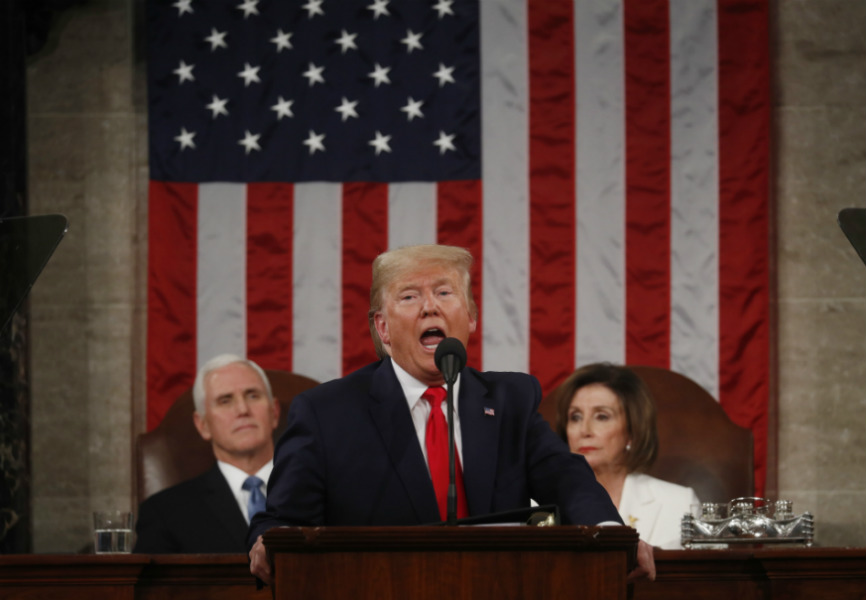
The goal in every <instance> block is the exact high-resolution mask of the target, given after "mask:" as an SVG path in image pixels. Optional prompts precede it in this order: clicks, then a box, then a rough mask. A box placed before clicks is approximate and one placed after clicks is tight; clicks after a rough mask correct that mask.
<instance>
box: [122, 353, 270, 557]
mask: <svg viewBox="0 0 866 600" xmlns="http://www.w3.org/2000/svg"><path fill="white" fill-rule="evenodd" d="M193 399H194V401H195V413H194V414H193V421H194V423H195V426H196V429H198V432H199V434H200V435H201V436H202V438H204V439H205V440H207V441H209V442H210V443H211V446H212V447H213V452H214V456H215V457H216V459H217V462H216V464H215V465H214V466H213V467H211V468H210V469H209V470H208V471H205V473H203V474H202V475H199V476H198V477H195V478H193V479H190V480H188V481H184V482H183V483H180V484H178V485H175V486H173V487H170V488H168V489H166V490H162V491H161V492H158V493H156V494H154V495H153V496H151V497H149V498H147V499H146V500H145V501H144V502H142V503H141V507H140V508H139V516H138V522H137V523H136V533H137V541H136V544H135V552H139V553H146V554H161V553H172V554H174V553H238V552H245V551H246V550H247V545H246V534H247V527H248V523H249V517H250V516H252V514H251V513H255V512H256V511H257V510H262V509H263V508H264V502H265V497H264V492H265V483H266V482H267V480H268V477H269V476H270V473H271V469H272V468H273V456H274V441H273V432H274V429H275V428H276V427H277V423H278V422H279V415H280V405H279V403H278V402H276V400H275V399H274V397H273V393H272V392H271V386H270V382H269V381H268V378H267V376H266V375H265V373H264V371H263V370H262V369H261V368H260V367H259V366H258V365H257V364H256V363H254V362H253V361H251V360H245V359H243V358H241V357H239V356H235V355H232V354H221V355H219V356H217V357H215V358H213V359H211V360H209V361H208V362H207V363H205V364H204V365H203V366H202V367H201V368H200V369H199V371H198V374H197V375H196V379H195V383H194V384H193Z"/></svg>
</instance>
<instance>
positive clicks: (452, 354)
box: [433, 338, 466, 386]
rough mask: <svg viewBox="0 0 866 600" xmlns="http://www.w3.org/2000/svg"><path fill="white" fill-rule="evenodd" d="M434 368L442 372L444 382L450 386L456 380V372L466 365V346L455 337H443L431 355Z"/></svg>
mask: <svg viewBox="0 0 866 600" xmlns="http://www.w3.org/2000/svg"><path fill="white" fill-rule="evenodd" d="M433 360H434V361H436V368H437V369H439V370H440V371H441V372H442V376H443V377H444V378H445V383H447V384H448V385H449V386H451V385H452V384H453V383H454V382H455V381H457V374H458V373H460V371H461V370H462V369H463V367H465V366H466V348H465V347H464V346H463V342H461V341H460V340H458V339H457V338H445V339H444V340H442V341H441V342H439V345H438V346H436V354H435V355H434V356H433Z"/></svg>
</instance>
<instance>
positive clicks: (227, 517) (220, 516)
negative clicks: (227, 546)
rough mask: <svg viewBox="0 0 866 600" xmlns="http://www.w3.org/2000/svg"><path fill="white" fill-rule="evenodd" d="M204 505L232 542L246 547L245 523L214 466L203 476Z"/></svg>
mask: <svg viewBox="0 0 866 600" xmlns="http://www.w3.org/2000/svg"><path fill="white" fill-rule="evenodd" d="M205 486H206V487H205V496H204V503H205V505H206V506H207V507H208V508H209V509H210V510H211V511H212V512H213V514H214V516H215V517H216V519H217V520H218V521H219V522H220V523H222V525H223V528H224V529H225V531H227V532H228V534H229V535H230V536H231V538H232V539H233V540H235V541H236V542H238V543H239V544H240V547H246V543H247V522H246V519H244V515H243V513H242V512H241V509H240V507H239V506H238V503H237V501H236V500H235V497H234V493H232V490H231V488H230V487H229V484H228V482H227V481H226V479H225V477H223V475H222V473H221V472H220V470H219V467H218V466H217V465H214V466H213V467H212V468H211V469H210V471H208V472H207V473H206V474H205Z"/></svg>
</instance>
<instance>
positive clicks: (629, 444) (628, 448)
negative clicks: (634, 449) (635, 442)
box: [625, 442, 631, 452]
mask: <svg viewBox="0 0 866 600" xmlns="http://www.w3.org/2000/svg"><path fill="white" fill-rule="evenodd" d="M630 450H631V442H628V443H627V444H626V445H625V451H626V452H628V451H630Z"/></svg>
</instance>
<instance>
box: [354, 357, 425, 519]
mask: <svg viewBox="0 0 866 600" xmlns="http://www.w3.org/2000/svg"><path fill="white" fill-rule="evenodd" d="M370 394H371V396H372V402H371V404H370V415H371V416H372V419H373V422H374V423H375V424H376V428H377V429H378V430H379V436H380V438H381V439H382V442H383V444H384V445H385V450H386V452H387V454H388V458H389V460H390V461H391V465H392V466H393V467H394V470H395V471H396V473H397V476H398V477H399V478H400V480H401V481H402V483H403V487H404V489H405V490H406V494H407V496H408V497H409V500H410V501H411V503H412V508H413V509H414V511H415V514H416V516H417V517H418V522H419V523H434V522H438V521H439V507H438V505H437V504H436V493H435V492H434V491H433V482H432V481H431V480H430V474H429V472H428V470H427V464H426V463H425V462H424V455H423V454H422V453H421V447H420V446H419V445H418V436H417V435H416V434H415V426H414V424H413V423H412V416H411V415H410V414H409V410H408V408H407V405H406V400H405V396H404V394H403V388H402V387H400V382H399V381H398V380H397V376H396V375H395V374H394V370H393V368H392V367H391V361H390V360H384V361H382V365H381V366H380V367H379V368H378V369H377V370H376V372H375V373H374V374H373V383H372V386H371V388H370Z"/></svg>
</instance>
